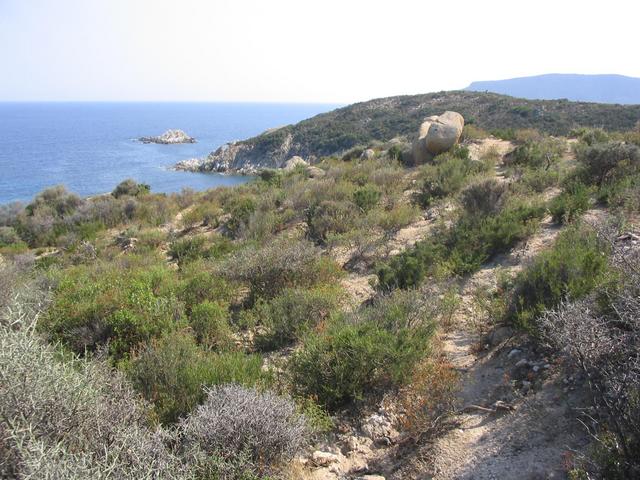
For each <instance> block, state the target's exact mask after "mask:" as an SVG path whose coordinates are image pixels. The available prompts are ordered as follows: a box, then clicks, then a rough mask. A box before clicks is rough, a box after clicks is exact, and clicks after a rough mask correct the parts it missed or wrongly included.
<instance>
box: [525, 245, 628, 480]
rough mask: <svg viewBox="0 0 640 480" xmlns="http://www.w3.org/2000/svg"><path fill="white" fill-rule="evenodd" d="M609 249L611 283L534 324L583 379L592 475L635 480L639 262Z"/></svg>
mask: <svg viewBox="0 0 640 480" xmlns="http://www.w3.org/2000/svg"><path fill="white" fill-rule="evenodd" d="M610 240H611V239H610ZM614 244H615V248H614V251H613V255H612V258H613V261H612V263H613V265H614V269H615V272H616V278H617V280H616V281H615V282H613V284H611V285H609V286H606V287H605V288H603V289H601V290H600V291H599V292H598V293H597V294H596V295H592V296H590V297H588V298H586V299H584V300H580V301H573V302H567V303H563V304H561V305H560V306H559V307H558V308H557V309H555V310H553V311H551V312H547V313H546V314H545V315H543V316H542V317H541V318H540V320H539V322H538V324H539V327H540V331H541V332H542V337H543V339H544V340H546V343H547V344H548V345H550V346H551V347H552V348H554V349H556V350H557V351H559V352H561V353H562V354H563V356H564V357H565V358H566V359H567V360H568V362H567V363H568V365H569V366H570V367H573V368H577V369H579V370H581V371H582V372H583V373H584V374H585V375H586V376H587V378H588V379H589V382H588V385H589V387H590V389H591V392H592V394H593V400H594V407H595V410H596V414H595V415H594V416H593V417H595V418H597V421H594V418H593V417H587V424H588V425H590V427H591V429H590V433H591V434H592V438H593V439H595V444H596V449H595V450H596V455H595V458H593V460H595V462H596V470H597V471H596V472H592V473H595V474H596V475H597V476H598V478H612V479H623V478H637V477H638V476H639V475H640V456H639V453H640V402H639V401H638V398H639V397H638V395H639V394H640V360H639V359H640V352H639V346H640V320H639V319H640V315H639V313H640V301H639V299H640V295H639V294H640V275H639V272H640V268H639V267H640V261H639V260H640V258H639V256H638V252H637V249H629V248H628V247H627V246H626V245H624V244H621V243H620V242H617V244H616V242H615V241H614Z"/></svg>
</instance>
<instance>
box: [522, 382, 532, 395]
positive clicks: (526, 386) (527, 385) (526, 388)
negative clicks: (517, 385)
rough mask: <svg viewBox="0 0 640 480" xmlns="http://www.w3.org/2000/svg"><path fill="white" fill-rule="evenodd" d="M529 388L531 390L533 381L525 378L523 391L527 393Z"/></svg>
mask: <svg viewBox="0 0 640 480" xmlns="http://www.w3.org/2000/svg"><path fill="white" fill-rule="evenodd" d="M529 390H531V382H529V381H527V380H523V381H522V392H523V393H527V392H528V391H529Z"/></svg>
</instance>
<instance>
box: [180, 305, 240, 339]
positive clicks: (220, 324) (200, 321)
mask: <svg viewBox="0 0 640 480" xmlns="http://www.w3.org/2000/svg"><path fill="white" fill-rule="evenodd" d="M189 325H191V328H192V329H193V332H194V334H195V338H196V340H197V342H198V344H200V345H202V346H204V347H205V348H208V349H212V350H228V349H229V348H230V347H232V346H233V336H232V331H231V327H230V326H229V310H228V308H226V307H225V306H223V305H220V304H219V303H217V302H208V301H205V302H202V303H200V304H198V305H196V306H194V307H193V308H192V310H191V315H189Z"/></svg>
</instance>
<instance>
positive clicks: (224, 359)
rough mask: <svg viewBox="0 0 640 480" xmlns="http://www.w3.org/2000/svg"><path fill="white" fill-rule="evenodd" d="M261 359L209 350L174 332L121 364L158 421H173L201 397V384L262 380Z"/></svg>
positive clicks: (199, 400)
mask: <svg viewBox="0 0 640 480" xmlns="http://www.w3.org/2000/svg"><path fill="white" fill-rule="evenodd" d="M261 365H262V361H261V359H260V357H258V356H255V355H246V354H244V353H240V352H229V353H219V354H218V353H211V352H207V351H204V350H202V349H201V348H199V347H198V345H197V344H196V343H195V341H194V339H193V338H192V337H190V336H188V335H184V334H174V335H171V336H167V337H164V338H162V339H159V340H154V341H153V342H151V343H150V344H149V345H148V346H146V347H145V348H143V349H142V350H140V351H139V352H138V353H137V354H136V355H135V356H134V357H133V358H132V359H131V360H130V361H129V362H127V363H126V364H125V365H123V368H124V369H125V371H126V372H127V374H128V376H129V378H130V379H131V381H132V383H133V385H134V386H135V388H136V389H137V390H138V391H140V392H141V393H142V394H143V395H144V397H145V398H146V399H147V400H149V401H150V402H151V403H153V405H154V407H155V411H156V413H157V414H158V417H159V419H160V421H161V422H162V423H173V422H175V421H176V420H178V418H180V417H182V416H184V415H186V414H188V413H189V412H191V411H192V410H193V408H194V407H195V406H196V405H198V404H200V403H201V402H202V401H203V400H204V398H205V392H204V390H203V387H204V386H211V385H220V384H225V383H239V384H242V385H249V386H251V385H255V384H258V383H260V382H262V381H264V380H265V379H266V377H265V376H264V375H263V372H262V369H261Z"/></svg>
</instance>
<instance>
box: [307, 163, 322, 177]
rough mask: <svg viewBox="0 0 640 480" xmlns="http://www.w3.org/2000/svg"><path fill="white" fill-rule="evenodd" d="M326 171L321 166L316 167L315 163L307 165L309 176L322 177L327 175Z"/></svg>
mask: <svg viewBox="0 0 640 480" xmlns="http://www.w3.org/2000/svg"><path fill="white" fill-rule="evenodd" d="M325 173H326V172H325V171H324V170H322V169H321V168H319V167H314V166H313V165H310V166H308V167H307V175H309V178H322V177H324V176H325Z"/></svg>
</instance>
